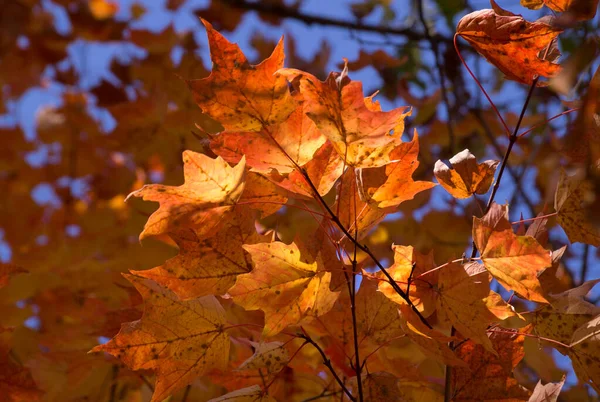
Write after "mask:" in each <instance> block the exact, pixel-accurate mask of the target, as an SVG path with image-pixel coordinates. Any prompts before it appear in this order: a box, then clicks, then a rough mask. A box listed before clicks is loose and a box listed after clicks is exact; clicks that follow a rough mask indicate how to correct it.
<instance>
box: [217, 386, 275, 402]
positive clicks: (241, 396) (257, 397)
mask: <svg viewBox="0 0 600 402" xmlns="http://www.w3.org/2000/svg"><path fill="white" fill-rule="evenodd" d="M208 402H277V401H275V399H273V398H272V397H270V396H269V394H267V393H266V392H264V391H263V390H262V389H261V388H260V387H259V386H258V385H253V386H251V387H247V388H242V389H238V390H236V391H233V392H230V393H228V394H225V395H223V396H220V397H218V398H213V399H210V400H209V401H208Z"/></svg>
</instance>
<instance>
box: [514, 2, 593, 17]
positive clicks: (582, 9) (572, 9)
mask: <svg viewBox="0 0 600 402" xmlns="http://www.w3.org/2000/svg"><path fill="white" fill-rule="evenodd" d="M521 5H523V6H524V7H527V8H530V9H533V10H537V9H540V8H541V7H542V6H544V5H546V7H548V8H549V9H551V10H553V11H557V12H559V13H564V12H568V13H569V15H570V17H571V18H574V19H575V20H589V19H592V18H594V17H595V16H596V11H597V9H598V0H521Z"/></svg>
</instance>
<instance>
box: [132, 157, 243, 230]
mask: <svg viewBox="0 0 600 402" xmlns="http://www.w3.org/2000/svg"><path fill="white" fill-rule="evenodd" d="M183 163H184V166H183V174H184V178H185V183H184V184H182V185H181V186H178V187H172V186H163V185H161V184H149V185H145V186H144V187H142V188H141V189H139V190H137V191H134V192H133V193H131V194H129V196H128V197H127V198H129V197H132V196H133V197H142V198H143V199H144V200H146V201H156V202H158V203H159V204H160V207H159V208H158V210H157V211H156V212H154V213H153V214H152V215H151V216H150V218H148V222H147V223H146V225H145V226H144V230H143V231H142V233H141V234H140V239H143V238H145V237H147V236H152V235H158V234H161V233H165V232H174V231H177V230H179V229H181V228H184V227H190V228H195V229H197V230H199V231H201V232H202V233H203V234H204V233H206V232H208V231H210V230H211V229H212V228H213V227H214V226H215V225H216V224H217V223H218V222H219V220H220V219H222V216H223V213H225V211H227V210H229V209H230V208H231V205H233V204H234V203H235V202H236V201H237V200H238V199H239V198H240V196H241V195H242V192H243V191H244V184H245V165H246V164H245V159H244V158H242V160H241V161H240V163H238V165H237V166H235V167H230V166H229V165H228V164H227V162H225V161H224V160H223V159H222V158H220V157H217V159H211V158H209V157H208V156H206V155H204V154H199V153H195V152H192V151H185V152H184V153H183Z"/></svg>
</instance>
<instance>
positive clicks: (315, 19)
mask: <svg viewBox="0 0 600 402" xmlns="http://www.w3.org/2000/svg"><path fill="white" fill-rule="evenodd" d="M221 2H222V3H224V4H226V5H228V6H230V7H234V8H238V9H242V10H252V11H256V12H259V13H263V14H270V15H273V16H276V17H280V18H291V19H294V20H297V21H302V22H304V23H305V24H308V25H313V24H317V25H326V26H332V27H338V28H344V29H350V30H355V31H363V32H374V33H379V34H382V35H400V36H404V37H405V38H406V39H408V40H412V41H419V40H423V39H427V38H426V37H425V36H424V35H423V34H422V33H420V32H417V31H414V30H412V29H410V28H393V27H386V26H383V25H371V24H363V23H362V22H351V21H344V20H339V19H334V18H326V17H321V16H318V15H309V14H305V13H303V12H301V11H299V10H297V9H295V8H291V7H286V6H285V5H280V4H276V3H273V2H261V1H257V2H249V1H246V0H221ZM432 39H433V40H435V41H438V42H447V43H452V40H451V39H450V38H447V37H445V36H442V35H432Z"/></svg>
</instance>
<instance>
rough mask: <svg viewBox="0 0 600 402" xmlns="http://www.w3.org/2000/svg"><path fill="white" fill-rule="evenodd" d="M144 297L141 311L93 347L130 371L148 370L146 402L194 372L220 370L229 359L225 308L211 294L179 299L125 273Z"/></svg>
mask: <svg viewBox="0 0 600 402" xmlns="http://www.w3.org/2000/svg"><path fill="white" fill-rule="evenodd" d="M126 278H127V279H128V280H129V281H130V282H132V283H133V284H134V286H135V287H136V289H137V290H138V291H139V292H140V293H141V294H142V297H143V298H144V300H145V305H144V315H143V316H142V318H141V319H140V320H138V321H134V322H129V323H125V324H123V326H122V327H121V331H119V333H118V334H117V336H115V337H114V338H113V339H111V340H110V341H109V342H108V343H106V344H104V345H100V346H97V347H95V348H94V349H93V351H96V352H99V351H104V352H108V353H110V354H112V355H113V356H115V357H117V358H118V359H120V360H121V361H122V362H123V363H124V364H125V365H127V366H128V367H129V368H131V369H132V370H152V371H154V372H155V373H156V376H157V379H156V385H155V390H154V394H153V396H152V402H157V401H162V400H163V399H164V398H166V397H167V396H168V395H170V394H172V393H173V392H174V391H176V390H178V389H181V388H183V387H185V386H186V385H188V384H190V383H191V382H192V381H193V380H194V379H195V378H196V377H198V376H201V375H203V374H205V373H208V372H210V371H211V370H213V369H223V368H225V367H226V366H227V362H228V360H229V336H228V335H227V334H226V333H225V332H224V329H223V327H224V325H225V310H224V309H223V307H221V305H220V304H219V302H218V301H217V299H216V298H215V297H214V296H204V297H201V298H197V299H192V300H189V301H182V300H180V299H179V298H178V297H177V296H176V295H175V294H174V293H172V292H171V291H169V290H167V289H164V288H162V287H160V286H159V285H158V284H156V283H155V282H153V281H151V280H149V279H145V278H140V277H137V276H134V275H126Z"/></svg>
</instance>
